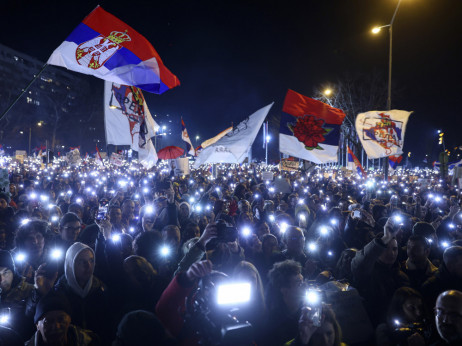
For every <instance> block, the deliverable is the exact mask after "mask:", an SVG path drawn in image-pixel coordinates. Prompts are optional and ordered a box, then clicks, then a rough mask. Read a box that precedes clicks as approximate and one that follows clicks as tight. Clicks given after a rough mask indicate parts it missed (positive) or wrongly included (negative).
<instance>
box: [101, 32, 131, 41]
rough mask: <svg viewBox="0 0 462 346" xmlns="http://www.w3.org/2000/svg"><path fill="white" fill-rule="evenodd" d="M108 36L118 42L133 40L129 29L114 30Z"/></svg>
mask: <svg viewBox="0 0 462 346" xmlns="http://www.w3.org/2000/svg"><path fill="white" fill-rule="evenodd" d="M107 38H108V39H109V40H111V41H112V42H114V43H116V44H121V43H122V42H125V41H131V40H132V39H131V38H130V36H128V34H127V31H125V32H120V31H112V32H111V33H110V34H109V36H108V37H107Z"/></svg>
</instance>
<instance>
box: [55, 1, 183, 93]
mask: <svg viewBox="0 0 462 346" xmlns="http://www.w3.org/2000/svg"><path fill="white" fill-rule="evenodd" d="M48 64H50V65H57V66H63V67H65V68H67V69H68V70H72V71H76V72H80V73H84V74H89V75H92V76H95V77H98V78H101V79H104V80H107V81H111V82H114V83H117V84H123V85H130V86H136V87H138V88H140V89H143V90H146V91H149V92H151V93H155V94H162V93H163V92H165V91H167V90H169V89H172V88H174V87H176V86H178V85H180V81H179V80H178V78H177V77H176V76H175V75H174V74H173V73H171V72H170V71H169V69H168V68H167V67H165V66H164V64H163V62H162V60H161V58H160V56H159V54H157V52H156V50H155V49H154V47H153V46H152V45H151V44H150V43H149V42H148V40H147V39H146V38H145V37H143V36H142V35H140V34H139V33H138V32H136V31H135V30H134V29H133V28H131V27H130V26H128V25H127V24H125V23H124V22H122V21H121V20H120V19H118V18H116V17H114V16H113V15H112V14H110V13H108V12H106V11H105V10H103V9H102V8H101V7H100V6H98V7H96V8H95V9H94V10H93V12H91V13H90V14H89V15H88V16H87V17H86V18H85V19H84V20H83V21H82V23H80V24H79V25H78V26H77V28H75V29H74V31H73V32H72V33H71V34H70V35H69V36H68V37H67V38H66V40H65V41H64V42H63V43H62V44H61V45H60V46H59V47H58V48H56V50H55V51H54V52H53V54H52V55H51V56H50V58H49V59H48Z"/></svg>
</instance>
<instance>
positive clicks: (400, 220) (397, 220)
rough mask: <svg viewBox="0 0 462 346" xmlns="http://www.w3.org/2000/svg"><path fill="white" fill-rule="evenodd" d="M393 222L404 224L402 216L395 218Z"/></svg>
mask: <svg viewBox="0 0 462 346" xmlns="http://www.w3.org/2000/svg"><path fill="white" fill-rule="evenodd" d="M393 220H394V221H396V222H398V223H401V222H403V218H402V217H401V216H400V215H396V216H395V217H393Z"/></svg>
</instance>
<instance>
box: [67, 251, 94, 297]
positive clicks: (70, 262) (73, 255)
mask: <svg viewBox="0 0 462 346" xmlns="http://www.w3.org/2000/svg"><path fill="white" fill-rule="evenodd" d="M83 250H90V251H91V253H92V254H93V257H94V256H95V252H94V251H93V249H92V248H90V247H89V246H87V245H85V244H82V243H74V244H73V245H71V246H70V247H69V249H68V250H67V252H66V260H65V262H64V275H65V277H66V280H67V283H68V284H69V286H70V287H71V289H72V291H74V293H75V294H77V295H78V296H79V297H81V298H85V297H86V296H87V295H88V293H89V292H90V289H91V285H92V282H93V275H92V276H91V278H90V280H88V282H87V284H86V285H85V287H84V288H82V287H80V285H79V284H78V283H77V279H76V278H75V268H74V266H75V260H76V259H77V256H78V255H79V254H80V253H81V252H82V251H83Z"/></svg>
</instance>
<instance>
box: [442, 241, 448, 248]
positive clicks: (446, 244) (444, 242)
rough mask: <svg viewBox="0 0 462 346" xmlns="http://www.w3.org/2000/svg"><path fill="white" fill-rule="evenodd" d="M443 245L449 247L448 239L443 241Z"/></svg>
mask: <svg viewBox="0 0 462 346" xmlns="http://www.w3.org/2000/svg"><path fill="white" fill-rule="evenodd" d="M441 246H442V247H444V248H447V247H449V243H448V242H447V241H442V242H441Z"/></svg>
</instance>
